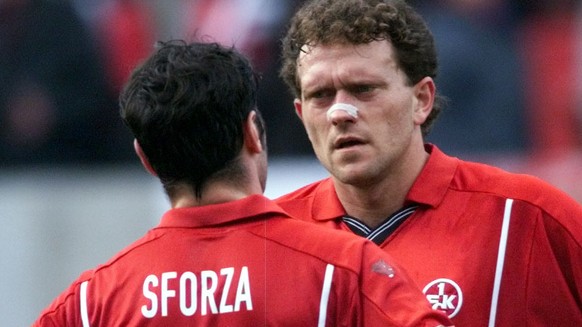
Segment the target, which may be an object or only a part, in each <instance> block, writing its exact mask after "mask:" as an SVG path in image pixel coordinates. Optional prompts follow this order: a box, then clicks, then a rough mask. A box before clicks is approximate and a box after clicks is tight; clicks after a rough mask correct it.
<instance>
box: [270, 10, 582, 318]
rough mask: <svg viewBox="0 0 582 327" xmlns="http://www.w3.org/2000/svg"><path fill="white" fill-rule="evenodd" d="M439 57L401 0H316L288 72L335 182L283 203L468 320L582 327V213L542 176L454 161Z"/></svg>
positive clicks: (300, 22)
mask: <svg viewBox="0 0 582 327" xmlns="http://www.w3.org/2000/svg"><path fill="white" fill-rule="evenodd" d="M436 73H437V56H436V50H435V45H434V42H433V37H432V35H431V33H430V31H429V30H428V28H427V27H426V25H425V23H424V21H423V19H422V17H421V16H420V15H418V14H417V13H416V12H415V10H414V9H413V8H411V7H410V6H409V5H407V4H406V3H405V2H404V1H399V0H344V1H337V0H312V1H308V2H306V3H305V4H304V5H303V6H302V7H301V8H300V9H299V10H298V11H297V12H296V14H295V16H294V17H293V18H292V20H291V24H290V27H289V30H288V32H287V35H286V36H285V37H284V39H283V67H282V70H281V76H282V78H283V79H284V80H285V81H286V82H287V84H288V85H289V87H290V88H291V90H292V91H293V92H294V94H295V97H296V99H295V101H294V105H295V110H296V112H297V114H298V115H299V117H300V118H301V121H302V122H303V125H304V126H305V129H306V131H307V135H308V137H309V139H310V141H311V143H312V146H313V149H314V151H315V154H316V156H317V158H318V159H319V161H320V162H321V163H322V164H323V166H324V167H325V168H326V169H327V170H328V171H329V173H330V174H331V177H330V178H327V179H324V180H321V181H318V182H315V183H313V184H311V185H308V186H305V187H303V188H301V189H299V190H297V191H294V192H292V193H290V194H288V195H284V196H282V197H280V198H279V199H277V200H276V202H277V203H278V204H279V205H280V206H282V207H283V208H284V209H285V210H287V211H288V212H289V213H291V214H292V215H294V216H296V217H299V218H307V220H309V221H312V222H316V223H318V224H321V225H325V226H328V227H331V228H334V229H342V230H347V231H352V232H354V233H355V234H358V235H361V236H364V237H367V238H368V239H370V240H372V241H374V242H375V243H376V244H378V245H379V246H381V247H382V248H383V249H384V250H386V252H388V253H390V254H391V255H392V256H393V257H395V259H396V260H397V262H399V263H400V264H401V265H402V266H403V268H405V269H406V270H407V271H408V272H409V275H410V276H411V277H413V279H414V280H415V281H416V283H417V285H418V286H419V287H420V288H421V289H423V291H424V293H425V295H426V297H427V298H428V300H429V301H430V302H431V303H432V305H433V308H435V309H439V310H442V311H445V312H447V314H448V315H449V317H451V318H452V320H453V322H454V323H455V324H456V325H458V326H524V325H527V326H574V325H576V326H580V325H582V264H580V263H581V262H582V207H581V206H580V205H579V204H578V203H576V202H575V201H574V200H573V199H571V198H569V197H568V196H567V195H566V194H564V193H563V192H561V191H559V190H557V189H556V188H554V187H552V186H550V185H548V184H547V183H544V182H542V181H540V180H538V179H536V178H534V177H530V176H524V175H517V174H510V173H507V172H505V171H502V170H500V169H497V168H494V167H491V166H486V165H482V164H477V163H471V162H466V161H462V160H459V159H457V158H453V157H450V156H447V155H446V154H444V153H443V152H442V151H440V150H439V149H438V148H437V147H436V146H435V145H432V144H425V142H424V137H425V136H426V135H427V133H428V132H429V131H430V127H431V124H432V123H433V122H434V120H435V118H436V117H437V115H438V114H439V113H440V112H441V107H442V103H443V101H442V99H441V97H440V96H439V95H438V93H437V90H436V85H435V82H434V79H435V78H436Z"/></svg>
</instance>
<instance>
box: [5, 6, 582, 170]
mask: <svg viewBox="0 0 582 327" xmlns="http://www.w3.org/2000/svg"><path fill="white" fill-rule="evenodd" d="M299 2H300V0H276V1H275V0H175V1H155V0H69V1H66V0H60V1H59V0H0V165H1V166H21V165H30V164H103V163H120V162H126V161H128V160H134V155H133V149H132V144H131V139H130V136H129V132H128V131H127V130H126V129H125V127H124V126H123V125H122V123H121V120H120V119H119V117H118V107H117V96H118V94H119V91H120V88H121V87H122V85H123V83H124V82H125V80H126V79H127V77H128V75H129V74H130V72H131V70H132V69H133V68H134V67H135V65H137V64H138V63H139V62H140V61H141V60H142V59H143V58H145V57H146V56H147V54H148V53H149V52H150V51H151V50H152V49H153V45H154V43H155V41H156V40H166V39H177V38H181V39H192V38H194V37H197V38H201V37H202V38H205V39H208V40H215V41H218V42H221V43H225V44H229V45H231V44H232V45H235V46H237V47H238V48H239V49H241V50H242V51H243V52H244V53H246V54H247V55H248V56H250V58H251V59H252V61H253V63H254V65H255V67H256V68H257V69H258V70H259V71H260V72H261V73H262V76H263V77H262V84H261V94H260V95H259V98H260V101H259V107H260V109H261V110H262V112H263V114H264V117H265V119H266V121H267V133H268V138H269V152H270V154H271V155H273V156H297V155H310V154H312V150H311V147H310V145H309V142H308V140H307V137H306V135H305V133H304V131H303V129H302V127H301V124H300V122H299V120H298V118H297V117H296V116H295V113H294V111H293V106H292V98H291V95H290V93H289V92H288V91H287V89H286V87H285V86H284V84H283V82H282V81H281V80H280V79H279V77H278V75H277V74H278V69H279V39H280V38H281V35H282V33H283V32H284V29H285V27H286V24H287V21H288V19H289V17H290V15H291V13H292V12H293V10H294V8H295V6H296V5H297V4H298V3H299ZM409 3H411V4H412V5H413V6H415V7H416V8H418V9H419V11H420V12H421V13H422V14H423V16H424V17H425V18H426V20H427V23H428V25H429V27H430V28H431V30H432V31H433V33H434V36H435V39H436V41H437V51H438V53H439V60H440V64H441V66H440V72H439V76H438V77H437V87H438V88H439V90H440V91H441V93H442V94H443V95H444V96H446V97H447V98H448V99H449V101H448V102H449V103H448V106H447V109H446V111H445V112H444V113H443V115H442V116H441V118H439V119H440V120H439V122H437V124H436V126H435V128H434V129H433V131H432V133H431V135H430V137H429V139H428V140H429V141H430V142H434V143H436V144H438V145H439V146H440V147H441V148H442V149H443V150H445V151H446V152H448V153H450V154H453V155H507V154H527V155H539V156H557V155H560V154H562V153H565V152H570V151H578V150H580V149H581V148H582V81H581V80H579V79H580V77H582V74H580V72H579V71H578V70H579V67H582V65H580V64H579V62H580V61H582V7H581V6H580V4H579V1H576V0H488V1H481V0H442V1H433V0H409Z"/></svg>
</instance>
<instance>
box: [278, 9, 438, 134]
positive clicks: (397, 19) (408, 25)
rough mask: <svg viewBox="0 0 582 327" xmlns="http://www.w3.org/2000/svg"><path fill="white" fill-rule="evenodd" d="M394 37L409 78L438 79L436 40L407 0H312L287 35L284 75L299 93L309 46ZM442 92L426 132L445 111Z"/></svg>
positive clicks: (397, 55)
mask: <svg viewBox="0 0 582 327" xmlns="http://www.w3.org/2000/svg"><path fill="white" fill-rule="evenodd" d="M382 40H387V41H389V42H390V43H391V44H392V46H393V47H394V50H395V54H396V57H397V58H395V59H396V61H397V62H398V64H399V67H400V68H401V69H402V70H403V71H404V72H405V73H406V76H407V77H408V82H409V83H410V84H411V85H414V84H416V83H417V82H419V81H420V80H421V79H423V78H424V77H426V76H429V77H432V78H436V74H437V55H436V48H435V45H434V39H433V36H432V34H431V32H430V31H429V29H428V27H427V26H426V23H425V22H424V20H423V19H422V17H421V16H420V15H419V14H418V13H417V12H416V11H415V10H414V9H413V8H412V7H410V6H409V5H407V4H406V3H405V2H404V1H403V0H342V1H337V0H309V1H307V2H306V3H305V4H304V5H303V6H302V7H301V8H300V9H299V10H298V11H297V12H296V13H295V15H294V16H293V18H292V20H291V24H290V26H289V29H288V31H287V34H286V35H285V37H284V38H283V45H282V46H283V49H282V57H283V65H282V69H281V73H280V75H281V77H282V78H283V80H285V82H286V83H287V85H288V86H289V87H290V89H291V90H292V91H293V92H294V94H295V96H296V97H300V95H301V87H300V85H299V81H298V77H297V59H298V58H299V54H300V52H302V51H307V48H306V47H307V46H317V45H319V44H324V45H330V44H346V45H350V44H353V45H359V44H365V43H369V42H373V41H382ZM441 105H442V99H441V98H440V97H437V99H436V100H435V104H434V106H433V111H432V113H431V115H430V116H429V118H428V119H427V121H426V122H425V123H424V124H423V132H424V133H425V134H426V133H427V132H428V130H429V129H430V125H431V124H432V121H433V120H434V119H435V118H436V116H437V115H438V113H439V112H440V109H441Z"/></svg>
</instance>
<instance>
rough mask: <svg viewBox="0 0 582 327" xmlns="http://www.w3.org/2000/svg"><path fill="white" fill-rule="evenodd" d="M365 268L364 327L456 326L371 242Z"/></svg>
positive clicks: (362, 276) (362, 282) (365, 252)
mask: <svg viewBox="0 0 582 327" xmlns="http://www.w3.org/2000/svg"><path fill="white" fill-rule="evenodd" d="M361 269H362V270H361V274H360V289H361V292H362V306H363V314H362V317H363V325H364V326H383V325H387V324H388V325H390V326H426V327H429V326H432V327H434V326H453V323H452V322H451V321H450V320H449V318H448V317H447V315H446V314H445V313H444V312H441V311H438V310H433V309H432V308H431V306H430V304H429V303H428V301H427V299H426V297H425V296H424V295H423V293H422V292H421V291H420V289H419V288H418V287H417V286H416V284H415V283H414V282H413V281H412V280H411V279H410V278H409V277H408V276H407V274H406V272H405V271H404V270H403V269H402V268H400V267H398V266H397V264H396V263H395V262H394V260H393V259H392V258H391V257H390V256H389V255H388V254H387V253H385V252H384V251H382V250H380V249H379V248H378V247H377V246H376V245H375V244H373V243H371V242H366V245H365V247H364V250H363V257H362V267H361Z"/></svg>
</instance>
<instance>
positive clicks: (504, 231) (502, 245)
mask: <svg viewBox="0 0 582 327" xmlns="http://www.w3.org/2000/svg"><path fill="white" fill-rule="evenodd" d="M512 205H513V199H507V200H506V201H505V212H504V213H503V224H502V225H501V238H500V240H499V251H498V253H497V267H496V268H495V281H494V283H493V297H492V298H491V311H490V312H489V327H494V326H495V316H496V315H497V302H498V300H499V288H500V287H501V275H502V274H503V264H504V263H505V249H506V247H507V237H508V234H509V221H510V220H511V207H512Z"/></svg>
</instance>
